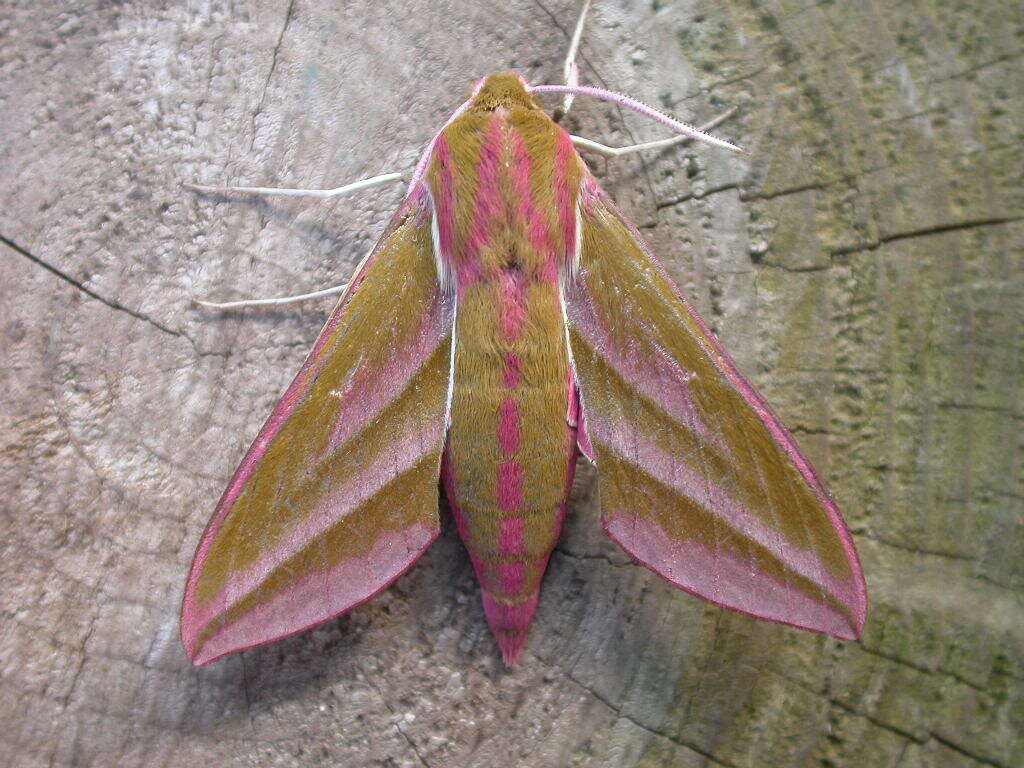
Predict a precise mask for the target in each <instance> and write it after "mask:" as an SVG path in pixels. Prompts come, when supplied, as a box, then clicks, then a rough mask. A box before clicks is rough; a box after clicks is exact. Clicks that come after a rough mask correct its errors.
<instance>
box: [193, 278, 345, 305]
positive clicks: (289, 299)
mask: <svg viewBox="0 0 1024 768" xmlns="http://www.w3.org/2000/svg"><path fill="white" fill-rule="evenodd" d="M346 288H348V283H345V284H344V285H335V286H334V287H332V288H324V289H323V290H322V291H313V292H312V293H303V294H300V295H298V296H282V297H281V298H276V299H242V300H241V301H220V302H218V301H207V300H206V299H192V301H194V302H195V303H196V304H198V305H199V306H201V307H206V308H207V309H241V308H242V307H276V306H278V305H280V304H293V303H295V302H298V301H305V300H306V299H319V298H320V297H321V296H333V295H334V294H336V293H343V292H344V291H345V289H346Z"/></svg>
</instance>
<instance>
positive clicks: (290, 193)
mask: <svg viewBox="0 0 1024 768" xmlns="http://www.w3.org/2000/svg"><path fill="white" fill-rule="evenodd" d="M404 179H405V174H402V173H385V174H383V175H381V176H373V177H372V178H369V179H361V180H360V181H356V182H353V183H352V184H346V185H345V186H344V187H338V188H337V189H278V188H276V187H207V186H204V185H202V184H184V185H182V186H184V187H185V189H191V190H192V191H193V192H206V193H211V194H238V193H242V194H248V195H282V196H285V197H318V198H322V199H324V198H329V197H340V196H341V195H347V194H348V193H349V192H358V191H359V190H360V189H366V188H367V187H373V186H375V185H377V184H386V183H388V182H389V181H402V180H404Z"/></svg>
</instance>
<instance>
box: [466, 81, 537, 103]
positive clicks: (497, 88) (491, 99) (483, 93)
mask: <svg viewBox="0 0 1024 768" xmlns="http://www.w3.org/2000/svg"><path fill="white" fill-rule="evenodd" d="M529 87H530V84H529V83H527V82H526V80H524V79H523V78H522V77H521V76H520V75H517V74H516V73H515V72H498V73H495V74H493V75H488V76H487V77H484V78H481V79H480V80H478V81H477V83H476V85H475V86H474V87H473V95H472V96H471V97H470V108H471V109H482V110H487V111H489V112H493V111H494V110H496V109H499V108H502V107H504V108H506V109H511V108H513V107H526V108H527V109H541V106H540V102H539V101H537V99H536V98H535V97H534V96H533V95H532V94H531V93H530V92H529V91H528V90H527V89H528V88H529Z"/></svg>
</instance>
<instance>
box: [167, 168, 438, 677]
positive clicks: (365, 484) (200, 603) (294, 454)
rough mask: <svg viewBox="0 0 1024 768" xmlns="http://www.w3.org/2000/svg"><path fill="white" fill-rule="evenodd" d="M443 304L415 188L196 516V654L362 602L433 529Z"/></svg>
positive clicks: (407, 561) (191, 643) (277, 633)
mask: <svg viewBox="0 0 1024 768" xmlns="http://www.w3.org/2000/svg"><path fill="white" fill-rule="evenodd" d="M452 323H453V307H452V302H451V298H450V297H446V296H445V295H444V294H443V293H442V291H441V288H440V286H439V282H438V278H437V272H436V266H435V260H434V254H433V247H432V242H431V211H430V206H429V196H428V195H427V194H426V192H425V190H424V189H423V188H422V187H421V188H418V189H417V190H414V192H413V194H412V195H411V196H410V198H409V199H408V200H407V202H406V204H405V205H404V206H403V208H402V210H401V211H400V212H399V214H398V215H397V216H396V218H395V220H394V221H393V222H392V225H391V227H390V228H389V230H388V232H387V233H386V234H385V235H384V237H383V238H382V239H381V241H380V243H379V244H378V246H377V248H376V249H375V250H374V252H373V253H372V254H371V255H370V257H369V259H368V260H367V262H366V264H365V265H364V266H363V267H362V268H361V269H360V270H359V272H358V273H357V275H356V277H355V279H354V280H353V284H352V286H351V288H350V290H349V292H348V293H347V294H346V296H345V297H344V298H343V299H342V301H341V302H339V305H338V307H337V308H336V309H335V311H334V313H333V314H332V315H331V317H330V319H329V320H328V322H327V324H326V326H325V327H324V329H323V331H322V332H321V334H320V336H319V338H318V339H317V341H316V344H315V346H314V347H313V350H312V352H311V353H310V355H309V357H308V358H307V359H306V361H305V363H304V364H303V366H302V368H301V370H300V371H299V373H298V375H297V376H296V378H295V380H294V381H293V382H292V384H291V386H289V387H288V389H287V391H286V392H285V394H284V396H283V397H282V398H281V400H280V401H279V402H278V404H277V406H276V407H275V409H274V411H273V413H272V414H271V416H270V418H269V419H268V420H267V423H266V424H265V425H264V426H263V428H262V430H261V431H260V433H259V435H258V437H257V438H256V440H255V442H254V443H253V445H252V447H251V448H250V449H249V452H248V453H247V454H246V456H245V459H244V460H243V461H242V464H241V466H240V467H239V468H238V470H237V471H236V472H235V475H234V477H233V478H232V480H231V483H230V485H229V486H228V488H227V490H226V491H225V493H224V495H223V497H222V498H221V500H220V503H219V504H218V505H217V508H216V510H215V512H214V515H213V518H212V519H211V520H210V523H209V524H208V526H207V528H206V531H205V533H204V534H203V537H202V540H201V542H200V544H199V548H198V550H197V552H196V555H195V559H194V561H193V563H192V569H191V572H190V574H189V578H188V583H187V585H186V589H185V596H184V600H183V603H182V612H181V631H182V640H183V642H184V645H185V649H186V651H187V653H188V655H189V657H190V658H191V659H192V661H193V663H195V664H207V663H209V662H211V661H213V660H214V659H217V658H220V657H221V656H223V655H225V654H228V653H232V652H234V651H239V650H243V649H245V648H250V647H253V646H256V645H261V644H263V643H268V642H271V641H273V640H276V639H278V638H281V637H285V636H287V635H291V634H294V633H296V632H300V631H302V630H303V629H307V628H309V627H311V626H313V625H315V624H318V623H320V622H322V621H325V620H326V619H329V618H331V617H333V616H337V615H339V614H341V613H344V612H345V611H347V610H349V609H351V608H353V607H355V606H357V605H359V604H361V603H363V602H365V601H366V600H368V599H370V598H371V597H372V596H374V595H375V594H377V593H378V592H380V591H381V590H382V589H384V588H385V587H386V586H388V585H389V584H390V583H391V582H393V581H394V580H395V579H397V578H398V577H399V576H401V575H402V574H403V573H404V572H405V571H406V570H408V569H409V568H410V567H411V566H412V565H413V563H415V562H416V560H417V559H419V557H420V555H421V554H422V553H423V552H424V551H425V550H426V549H427V547H428V546H429V545H430V544H431V542H432V541H433V540H434V539H435V538H436V536H437V534H438V532H439V529H440V525H439V518H438V478H439V474H440V462H441V452H442V450H443V446H444V437H445V422H446V418H447V413H446V410H447V402H448V390H449V382H450V367H451V344H452V338H451V335H452Z"/></svg>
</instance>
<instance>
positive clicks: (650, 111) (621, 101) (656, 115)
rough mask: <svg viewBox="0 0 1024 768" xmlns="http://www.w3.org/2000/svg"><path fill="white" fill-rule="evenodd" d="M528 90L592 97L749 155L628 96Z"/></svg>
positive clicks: (563, 88)
mask: <svg viewBox="0 0 1024 768" xmlns="http://www.w3.org/2000/svg"><path fill="white" fill-rule="evenodd" d="M529 90H530V93H572V94H574V95H577V96H594V97H595V98H598V99H604V100H605V101H611V102H614V103H615V104H618V105H619V106H622V107H626V108H627V109H632V110H633V111H634V112H639V113H640V114H641V115H645V116H647V117H649V118H651V119H652V120H654V121H656V122H658V123H661V124H662V125H664V126H666V127H667V128H671V129H672V130H673V131H675V132H676V133H681V134H683V135H684V136H689V137H690V138H691V139H696V140H697V141H703V142H704V143H706V144H710V145H711V146H713V147H721V148H722V149H728V150H730V151H731V152H739V153H740V154H743V155H746V154H749V153H748V152H747V151H746V150H745V149H743V148H741V147H738V146H736V145H735V144H730V143H729V142H728V141H724V140H723V139H719V138H716V137H714V136H711V135H710V134H707V133H704V131H702V130H700V129H699V128H695V127H693V126H692V125H689V124H687V123H683V122H680V121H679V120H676V119H675V118H672V117H669V116H668V115H666V114H665V113H664V112H661V111H659V110H657V109H655V108H654V107H649V106H647V105H646V104H644V103H643V102H642V101H637V100H636V99H634V98H632V97H630V96H624V95H623V94H621V93H615V91H606V90H605V89H604V88H593V87H591V86H588V85H577V86H569V85H533V86H530V89H529Z"/></svg>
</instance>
